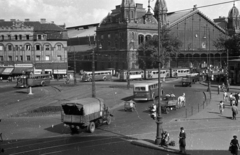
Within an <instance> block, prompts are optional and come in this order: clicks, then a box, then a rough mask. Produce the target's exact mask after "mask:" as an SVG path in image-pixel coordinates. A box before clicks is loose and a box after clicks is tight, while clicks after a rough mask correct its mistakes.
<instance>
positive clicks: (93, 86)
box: [92, 44, 102, 98]
mask: <svg viewBox="0 0 240 155" xmlns="http://www.w3.org/2000/svg"><path fill="white" fill-rule="evenodd" d="M97 48H98V45H97ZM101 48H102V45H101V44H100V45H99V49H101ZM92 97H93V98H94V97H96V87H95V47H94V48H93V51H92Z"/></svg>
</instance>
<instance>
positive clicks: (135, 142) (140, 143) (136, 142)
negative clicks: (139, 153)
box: [131, 139, 179, 153]
mask: <svg viewBox="0 0 240 155" xmlns="http://www.w3.org/2000/svg"><path fill="white" fill-rule="evenodd" d="M131 144H133V145H137V146H142V147H147V148H150V149H156V150H161V151H165V152H171V153H179V150H176V149H172V148H170V147H163V146H160V145H156V144H154V141H151V140H141V139H138V140H133V141H131Z"/></svg>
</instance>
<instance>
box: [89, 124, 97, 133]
mask: <svg viewBox="0 0 240 155" xmlns="http://www.w3.org/2000/svg"><path fill="white" fill-rule="evenodd" d="M95 128H96V126H95V123H94V122H90V124H89V126H88V131H89V132H90V133H93V132H94V131H95Z"/></svg>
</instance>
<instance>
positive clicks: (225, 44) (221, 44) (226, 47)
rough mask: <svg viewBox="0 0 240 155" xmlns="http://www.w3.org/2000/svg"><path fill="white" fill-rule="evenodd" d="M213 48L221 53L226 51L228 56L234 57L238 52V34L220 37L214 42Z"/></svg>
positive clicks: (239, 47)
mask: <svg viewBox="0 0 240 155" xmlns="http://www.w3.org/2000/svg"><path fill="white" fill-rule="evenodd" d="M214 46H215V47H216V48H217V49H218V50H222V51H223V52H226V51H228V52H229V56H231V57H236V56H238V55H239V52H240V34H235V35H233V36H230V37H224V36H220V37H219V38H218V39H217V40H216V41H214Z"/></svg>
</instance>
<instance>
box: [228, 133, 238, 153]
mask: <svg viewBox="0 0 240 155" xmlns="http://www.w3.org/2000/svg"><path fill="white" fill-rule="evenodd" d="M230 146H231V153H232V155H238V149H239V144H238V140H237V136H236V135H234V136H233V139H232V140H231V142H230Z"/></svg>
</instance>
